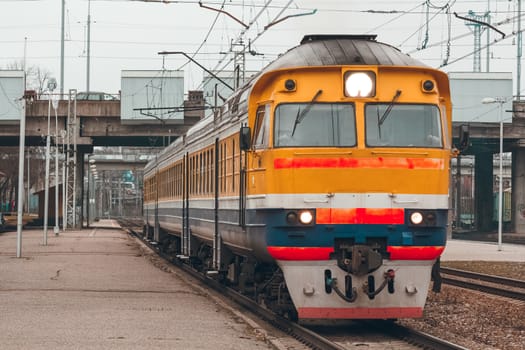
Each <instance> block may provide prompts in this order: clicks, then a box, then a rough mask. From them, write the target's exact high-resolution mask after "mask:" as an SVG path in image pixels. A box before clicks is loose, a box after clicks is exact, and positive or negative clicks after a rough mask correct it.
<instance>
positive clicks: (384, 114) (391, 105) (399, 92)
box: [377, 90, 401, 126]
mask: <svg viewBox="0 0 525 350" xmlns="http://www.w3.org/2000/svg"><path fill="white" fill-rule="evenodd" d="M400 95H401V90H397V91H396V94H395V95H394V97H393V98H392V101H390V104H389V105H388V107H387V108H386V110H385V112H384V113H383V115H382V116H381V118H378V122H377V125H378V126H381V125H383V123H384V122H385V119H386V117H388V115H389V114H390V112H391V111H392V108H393V107H394V103H395V102H396V101H397V99H398V98H399V96H400Z"/></svg>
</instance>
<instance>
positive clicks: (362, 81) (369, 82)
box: [344, 71, 376, 97]
mask: <svg viewBox="0 0 525 350" xmlns="http://www.w3.org/2000/svg"><path fill="white" fill-rule="evenodd" d="M344 84H345V86H344V90H345V96H349V97H373V96H375V94H376V75H375V73H374V72H372V71H348V72H346V73H345V75H344Z"/></svg>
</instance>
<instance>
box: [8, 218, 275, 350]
mask: <svg viewBox="0 0 525 350" xmlns="http://www.w3.org/2000/svg"><path fill="white" fill-rule="evenodd" d="M48 232H50V234H48V245H47V246H43V245H42V242H43V231H42V230H24V232H23V235H22V258H16V238H17V237H16V232H5V233H2V234H0V315H1V316H0V348H1V349H32V350H33V349H68V350H69V349H267V348H268V345H267V344H266V343H265V342H264V341H262V340H261V336H260V333H257V332H256V331H254V329H253V328H252V327H250V326H248V325H247V324H246V323H244V322H243V321H241V320H240V318H239V317H238V315H236V314H235V313H233V312H232V311H231V310H228V309H227V308H225V307H224V305H223V304H220V303H217V301H216V300H215V299H213V298H210V297H209V296H208V295H207V294H205V292H204V291H203V290H201V289H195V288H193V287H191V286H190V285H188V283H187V282H186V281H185V280H184V279H183V278H180V277H178V276H177V274H173V273H167V272H164V271H163V270H162V269H159V268H158V267H156V266H155V264H154V262H155V261H154V258H152V257H151V256H148V255H147V253H146V254H144V250H143V248H141V246H140V244H139V243H138V242H137V241H135V240H134V239H132V238H130V237H129V236H128V235H127V234H125V233H124V232H122V231H120V230H116V229H105V228H93V229H89V230H82V231H68V232H65V233H60V235H59V236H58V237H55V235H54V234H53V231H52V230H51V231H48ZM152 261H153V263H152Z"/></svg>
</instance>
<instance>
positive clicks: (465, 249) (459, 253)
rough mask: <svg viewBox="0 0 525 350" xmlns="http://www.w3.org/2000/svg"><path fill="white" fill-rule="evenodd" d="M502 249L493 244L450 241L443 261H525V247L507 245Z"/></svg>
mask: <svg viewBox="0 0 525 350" xmlns="http://www.w3.org/2000/svg"><path fill="white" fill-rule="evenodd" d="M502 242H503V244H502V246H501V247H502V249H501V251H500V250H498V244H497V243H493V242H476V241H469V240H459V239H449V240H448V241H447V247H446V248H445V252H444V253H443V255H441V260H442V261H468V260H479V261H516V262H524V261H525V245H520V244H511V243H505V241H504V240H503V241H502Z"/></svg>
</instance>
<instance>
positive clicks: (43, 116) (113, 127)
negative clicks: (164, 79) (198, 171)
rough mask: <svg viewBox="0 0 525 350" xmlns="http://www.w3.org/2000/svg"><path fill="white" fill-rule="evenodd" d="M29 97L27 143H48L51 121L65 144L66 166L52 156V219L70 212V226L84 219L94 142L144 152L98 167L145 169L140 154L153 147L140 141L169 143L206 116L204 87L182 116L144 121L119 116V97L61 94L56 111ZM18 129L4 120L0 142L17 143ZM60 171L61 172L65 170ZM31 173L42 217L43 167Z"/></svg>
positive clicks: (55, 139)
mask: <svg viewBox="0 0 525 350" xmlns="http://www.w3.org/2000/svg"><path fill="white" fill-rule="evenodd" d="M25 101H26V104H25V113H26V134H25V135H26V137H25V145H26V147H27V148H28V149H31V148H35V147H40V148H41V147H42V146H46V137H47V134H48V123H49V124H50V128H49V133H50V135H51V143H52V145H53V146H55V145H56V146H58V148H59V149H60V150H61V151H60V152H61V155H60V157H61V158H62V160H61V161H60V163H61V164H59V168H66V169H67V170H64V171H63V170H62V169H59V171H56V170H55V164H54V161H51V162H50V163H51V166H50V168H51V170H50V187H51V188H50V191H49V205H48V208H49V218H50V220H49V222H50V223H54V220H55V217H60V218H64V216H66V217H67V219H66V220H67V221H66V222H68V226H69V223H73V225H74V226H76V227H78V226H79V225H80V223H82V222H84V221H85V220H84V216H85V213H86V210H85V208H84V207H85V203H84V199H85V198H84V197H85V194H86V189H87V188H85V187H86V185H87V183H85V182H84V181H83V179H85V175H86V170H87V169H88V167H87V164H86V162H87V160H88V157H86V155H90V154H92V152H93V150H94V147H97V146H101V147H115V146H119V147H131V148H133V149H134V150H135V151H136V152H140V153H141V154H139V155H137V158H136V159H133V160H130V159H127V160H125V161H122V160H118V159H116V158H113V159H112V160H105V161H101V160H100V159H99V162H98V167H99V169H100V170H107V169H108V167H112V169H113V170H118V169H123V168H126V167H127V168H128V169H129V168H133V169H137V168H141V169H142V168H143V166H144V165H145V163H146V161H147V159H143V157H142V158H141V157H140V155H143V154H145V153H146V154H148V153H150V152H145V151H141V150H140V148H141V147H142V149H144V148H160V147H163V146H166V145H168V144H169V143H170V142H171V141H172V140H174V139H175V138H177V137H178V136H180V135H182V134H184V133H185V132H186V131H187V130H188V129H189V128H190V127H191V126H192V125H194V124H195V123H196V122H197V121H199V120H200V119H201V118H202V117H203V116H204V99H203V95H202V92H201V91H192V92H190V94H189V98H188V100H187V101H184V105H183V108H182V110H183V111H184V117H183V118H182V119H177V120H173V119H156V118H154V117H151V118H149V119H151V120H148V119H144V120H141V121H140V122H137V121H135V122H130V121H127V122H126V121H124V122H123V121H122V120H121V116H120V112H121V102H120V100H107V101H91V100H76V99H73V100H71V99H66V100H60V101H58V106H57V108H56V114H55V109H54V108H52V107H50V101H49V100H47V99H46V100H39V99H36V98H35V97H34V96H26V98H25ZM55 124H56V125H57V127H55ZM19 134H20V125H19V123H18V122H5V121H4V122H0V147H4V148H5V147H7V148H9V147H12V148H13V150H15V149H18V147H19ZM53 153H54V152H53ZM26 154H28V153H26ZM33 156H34V157H35V160H36V161H39V162H40V163H42V162H43V159H44V158H43V155H42V153H41V152H40V153H39V154H38V155H36V154H33V155H32V157H33ZM54 157H55V155H54V154H52V156H51V159H54ZM33 164H34V162H33ZM4 165H5V166H8V167H13V168H14V166H13V164H4ZM33 166H34V165H33ZM0 170H1V169H0ZM61 172H63V174H62V175H61ZM57 174H58V175H57ZM28 177H29V178H30V180H27V179H26V183H27V184H28V185H27V188H28V189H29V188H32V189H33V192H34V193H36V194H37V195H38V211H39V217H43V216H44V214H43V213H44V210H43V207H44V183H45V181H44V176H43V173H42V172H41V173H40V174H36V176H35V175H33V176H31V175H29V176H28ZM64 178H65V179H66V180H65V181H64ZM57 183H58V185H60V184H62V185H63V184H67V186H57ZM28 191H29V190H28ZM55 191H58V192H59V193H60V194H59V197H58V198H59V202H60V204H59V206H58V208H59V210H58V213H57V214H55V212H56V210H55V203H56V200H55ZM27 202H29V200H27ZM64 203H66V205H64ZM110 203H111V202H110ZM101 212H102V210H101ZM64 213H65V215H64ZM88 216H89V215H88Z"/></svg>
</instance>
